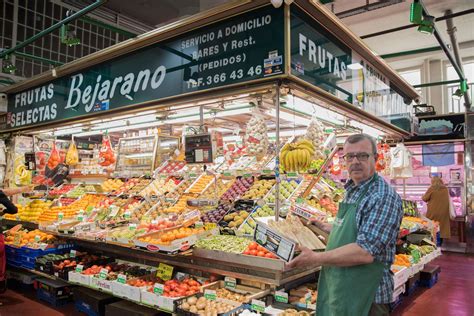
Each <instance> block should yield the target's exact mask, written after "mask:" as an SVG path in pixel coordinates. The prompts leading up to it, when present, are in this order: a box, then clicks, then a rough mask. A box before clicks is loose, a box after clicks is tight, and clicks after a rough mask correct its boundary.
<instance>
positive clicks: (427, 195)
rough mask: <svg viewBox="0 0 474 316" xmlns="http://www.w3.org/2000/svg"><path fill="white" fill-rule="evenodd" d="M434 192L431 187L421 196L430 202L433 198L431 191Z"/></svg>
mask: <svg viewBox="0 0 474 316" xmlns="http://www.w3.org/2000/svg"><path fill="white" fill-rule="evenodd" d="M432 192H433V190H431V188H429V189H428V191H426V193H425V194H423V196H422V197H421V199H422V200H423V201H425V202H428V201H429V200H430V199H431V193H432Z"/></svg>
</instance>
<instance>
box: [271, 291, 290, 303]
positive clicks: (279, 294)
mask: <svg viewBox="0 0 474 316" xmlns="http://www.w3.org/2000/svg"><path fill="white" fill-rule="evenodd" d="M274 297H275V301H277V302H279V303H288V293H286V292H283V291H276V292H275V295H274Z"/></svg>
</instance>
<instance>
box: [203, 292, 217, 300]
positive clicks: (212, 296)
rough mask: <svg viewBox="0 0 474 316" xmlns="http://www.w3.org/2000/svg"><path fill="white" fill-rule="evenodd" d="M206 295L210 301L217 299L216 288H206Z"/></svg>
mask: <svg viewBox="0 0 474 316" xmlns="http://www.w3.org/2000/svg"><path fill="white" fill-rule="evenodd" d="M204 297H205V298H206V299H208V300H209V301H215V300H216V299H217V294H216V291H214V290H205V291H204Z"/></svg>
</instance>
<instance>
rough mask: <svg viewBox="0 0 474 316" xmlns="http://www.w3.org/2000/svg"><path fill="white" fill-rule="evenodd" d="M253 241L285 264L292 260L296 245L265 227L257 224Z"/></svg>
mask: <svg viewBox="0 0 474 316" xmlns="http://www.w3.org/2000/svg"><path fill="white" fill-rule="evenodd" d="M254 239H255V241H256V242H257V243H258V244H259V245H261V246H262V247H264V248H265V249H267V250H268V251H270V252H272V253H274V254H275V255H277V256H278V257H279V258H281V259H283V260H284V261H286V262H289V261H290V260H291V259H293V255H294V253H295V249H296V243H295V242H293V241H291V240H290V239H288V238H286V237H284V236H281V235H280V234H279V233H278V232H276V231H274V230H273V229H271V228H270V227H268V226H267V225H265V224H263V223H260V222H257V226H256V227H255V232H254Z"/></svg>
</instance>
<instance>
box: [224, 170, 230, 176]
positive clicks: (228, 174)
mask: <svg viewBox="0 0 474 316" xmlns="http://www.w3.org/2000/svg"><path fill="white" fill-rule="evenodd" d="M223 175H224V177H232V173H231V172H229V171H226V172H224V173H223Z"/></svg>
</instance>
